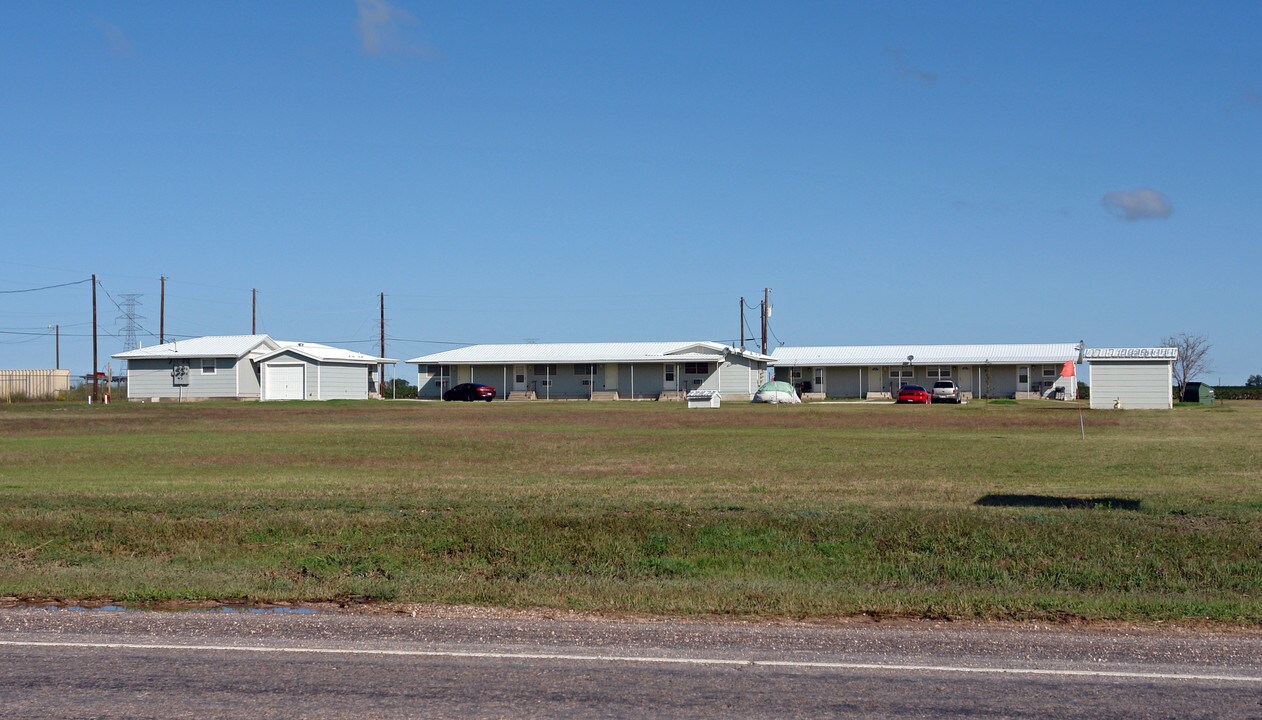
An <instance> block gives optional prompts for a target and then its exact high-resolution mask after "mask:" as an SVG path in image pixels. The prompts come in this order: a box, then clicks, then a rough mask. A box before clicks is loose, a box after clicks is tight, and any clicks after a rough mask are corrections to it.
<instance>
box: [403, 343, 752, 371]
mask: <svg viewBox="0 0 1262 720" xmlns="http://www.w3.org/2000/svg"><path fill="white" fill-rule="evenodd" d="M725 354H742V355H744V356H745V357H748V358H752V359H754V360H761V361H763V362H766V361H769V360H771V358H770V357H769V356H766V355H760V354H758V353H755V352H749V351H745V352H742V351H741V350H740V349H739V348H734V347H731V346H728V345H723V344H722V343H716V342H710V341H708V340H694V341H692V342H625V343H528V344H517V345H470V346H468V347H462V348H457V349H455V350H444V351H443V352H437V353H433V354H431V355H422V356H420V357H415V358H412V359H411V360H408V362H409V363H417V364H428V363H433V364H453V365H508V364H514V363H516V364H522V365H527V364H532V363H569V362H576V363H632V362H665V361H669V360H676V361H681V362H684V361H713V360H715V359H720V358H722V357H723V355H725Z"/></svg>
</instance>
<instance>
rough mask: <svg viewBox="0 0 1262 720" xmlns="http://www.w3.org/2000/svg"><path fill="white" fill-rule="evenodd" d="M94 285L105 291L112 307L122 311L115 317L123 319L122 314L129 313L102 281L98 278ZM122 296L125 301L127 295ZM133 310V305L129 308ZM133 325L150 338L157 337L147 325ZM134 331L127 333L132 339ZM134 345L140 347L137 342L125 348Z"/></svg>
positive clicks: (130, 348)
mask: <svg viewBox="0 0 1262 720" xmlns="http://www.w3.org/2000/svg"><path fill="white" fill-rule="evenodd" d="M96 285H97V287H99V288H101V291H102V292H104V293H105V297H107V298H109V299H110V302H112V303H114V307H116V308H118V311H119V312H120V313H122V314H123V315H122V316H120V317H118V318H117V319H119V320H122V319H124V316H127V315H128V314H129V313H128V311H127V310H125V309H124V308H123V306H122V305H119V304H118V301H117V300H115V299H114V296H113V295H110V291H109V290H106V289H105V284H104V283H102V282H101V281H100V280H97V281H96ZM132 294H134V295H135V296H136V297H140V295H139V294H135V293H132ZM123 298H124V302H125V301H126V298H127V295H124V296H123ZM135 311H136V308H135V307H134V306H133V307H132V309H131V314H135ZM135 325H136V328H137V329H140V330H144V331H145V334H146V335H148V336H149V337H152V338H156V337H158V336H157V335H156V334H154V332H153V331H152V330H150V329H149V328H147V327H145V326H143V325H141V324H139V323H135ZM124 330H127V328H124ZM134 333H135V331H134V330H133V331H132V332H131V333H130V334H129V336H132V337H133V339H134ZM120 339H121V338H120ZM136 347H140V345H139V344H138V343H137V344H136V345H135V346H133V347H129V348H127V349H128V350H134V349H135V348H136Z"/></svg>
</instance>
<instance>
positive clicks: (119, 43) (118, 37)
mask: <svg viewBox="0 0 1262 720" xmlns="http://www.w3.org/2000/svg"><path fill="white" fill-rule="evenodd" d="M92 24H93V25H95V26H96V29H97V30H100V31H101V35H103V36H104V37H105V42H106V43H107V44H108V45H109V48H110V52H112V53H114V54H115V55H118V56H119V57H125V58H129V57H132V56H134V55H135V54H136V52H135V51H134V50H132V47H131V43H130V42H128V41H127V36H126V35H124V34H123V31H122V29H121V28H119V27H118V26H117V25H115V24H114V23H112V22H110V21H108V20H103V19H101V18H99V17H93V18H92Z"/></svg>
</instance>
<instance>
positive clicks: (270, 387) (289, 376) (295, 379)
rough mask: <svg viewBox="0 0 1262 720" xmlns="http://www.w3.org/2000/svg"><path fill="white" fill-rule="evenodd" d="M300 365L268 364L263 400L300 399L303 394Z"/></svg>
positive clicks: (302, 375) (302, 372)
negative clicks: (265, 391)
mask: <svg viewBox="0 0 1262 720" xmlns="http://www.w3.org/2000/svg"><path fill="white" fill-rule="evenodd" d="M304 377H305V372H304V368H303V366H302V365H268V366H267V377H265V378H264V383H265V387H266V388H267V393H266V395H267V396H266V397H265V398H264V399H265V400H301V399H302V398H303V395H304V389H303V379H304Z"/></svg>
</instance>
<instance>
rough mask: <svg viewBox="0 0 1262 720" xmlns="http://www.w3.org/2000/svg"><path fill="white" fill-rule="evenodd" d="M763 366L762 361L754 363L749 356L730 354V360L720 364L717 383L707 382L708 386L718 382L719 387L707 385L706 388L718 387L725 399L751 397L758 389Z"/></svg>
mask: <svg viewBox="0 0 1262 720" xmlns="http://www.w3.org/2000/svg"><path fill="white" fill-rule="evenodd" d="M761 368H762V363H754V362H752V361H751V360H750V359H749V358H743V357H739V356H735V355H732V356H729V357H728V362H725V363H720V364H719V371H718V372H717V373H715V374H716V375H718V381H717V383H712V382H707V383H706V385H707V386H711V385H715V384H717V387H706V388H705V389H707V390H711V389H717V390H718V391H719V394H720V395H722V396H723V398H724V399H736V400H739V399H741V398H750V397H752V396H753V394H754V393H755V392H757V391H758V386H759V384H760V383H759V382H758V371H759V370H760V369H761Z"/></svg>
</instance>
